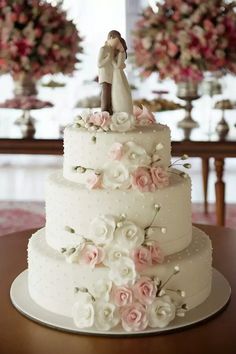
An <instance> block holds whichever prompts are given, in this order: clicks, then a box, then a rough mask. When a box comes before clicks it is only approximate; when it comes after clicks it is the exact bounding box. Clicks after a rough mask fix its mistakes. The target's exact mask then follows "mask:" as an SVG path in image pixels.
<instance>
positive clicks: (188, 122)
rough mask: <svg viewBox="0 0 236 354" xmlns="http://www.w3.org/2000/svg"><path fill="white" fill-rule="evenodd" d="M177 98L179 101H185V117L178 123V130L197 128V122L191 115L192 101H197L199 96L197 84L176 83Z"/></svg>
mask: <svg viewBox="0 0 236 354" xmlns="http://www.w3.org/2000/svg"><path fill="white" fill-rule="evenodd" d="M177 97H178V98H180V99H181V100H184V101H186V105H185V111H186V114H185V117H184V119H182V120H181V121H180V122H179V123H178V127H180V128H196V127H199V124H198V122H196V121H195V120H194V119H193V118H192V115H191V112H192V108H193V105H192V101H193V100H197V99H198V98H199V97H200V95H199V92H198V83H197V82H192V81H186V82H179V83H177Z"/></svg>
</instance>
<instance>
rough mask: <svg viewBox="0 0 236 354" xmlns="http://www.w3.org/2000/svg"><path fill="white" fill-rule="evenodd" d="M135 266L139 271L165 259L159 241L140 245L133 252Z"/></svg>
mask: <svg viewBox="0 0 236 354" xmlns="http://www.w3.org/2000/svg"><path fill="white" fill-rule="evenodd" d="M132 258H133V260H134V263H135V268H136V270H137V271H138V272H141V271H143V270H145V268H147V267H150V266H152V265H155V264H161V263H163V261H164V254H163V252H162V250H161V248H160V246H159V244H158V242H157V241H151V242H150V243H148V244H147V245H146V244H145V245H143V246H139V247H137V248H135V249H134V250H133V252H132Z"/></svg>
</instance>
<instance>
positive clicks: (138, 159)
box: [122, 141, 151, 167]
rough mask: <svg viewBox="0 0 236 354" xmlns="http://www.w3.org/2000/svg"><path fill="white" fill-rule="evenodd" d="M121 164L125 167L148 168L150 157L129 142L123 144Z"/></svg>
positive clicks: (141, 148) (143, 150)
mask: <svg viewBox="0 0 236 354" xmlns="http://www.w3.org/2000/svg"><path fill="white" fill-rule="evenodd" d="M122 162H124V163H125V164H126V165H127V166H136V167H137V166H149V165H150V163H151V157H150V156H148V154H147V152H146V150H145V149H144V148H143V147H141V146H139V145H137V144H135V143H134V142H132V141H129V142H127V143H125V144H124V152H123V157H122Z"/></svg>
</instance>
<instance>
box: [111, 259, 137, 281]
mask: <svg viewBox="0 0 236 354" xmlns="http://www.w3.org/2000/svg"><path fill="white" fill-rule="evenodd" d="M136 276H137V273H136V270H135V264H134V262H133V260H132V259H130V258H128V257H123V258H121V260H120V261H117V262H115V263H114V264H112V265H111V268H110V271H109V278H110V279H111V280H112V281H113V282H114V283H115V285H118V286H119V285H127V284H129V285H133V284H134V282H135V279H136Z"/></svg>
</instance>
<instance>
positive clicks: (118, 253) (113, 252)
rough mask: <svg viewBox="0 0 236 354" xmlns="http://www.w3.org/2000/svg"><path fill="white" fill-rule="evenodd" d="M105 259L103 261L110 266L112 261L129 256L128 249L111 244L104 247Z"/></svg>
mask: <svg viewBox="0 0 236 354" xmlns="http://www.w3.org/2000/svg"><path fill="white" fill-rule="evenodd" d="M105 254H106V255H105V259H104V261H103V263H104V264H105V265H106V266H108V267H110V265H112V264H113V263H114V262H117V261H120V260H121V259H122V258H123V257H128V256H129V251H128V250H127V249H126V248H125V247H121V246H119V245H116V244H113V243H112V245H110V246H108V247H106V248H105Z"/></svg>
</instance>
